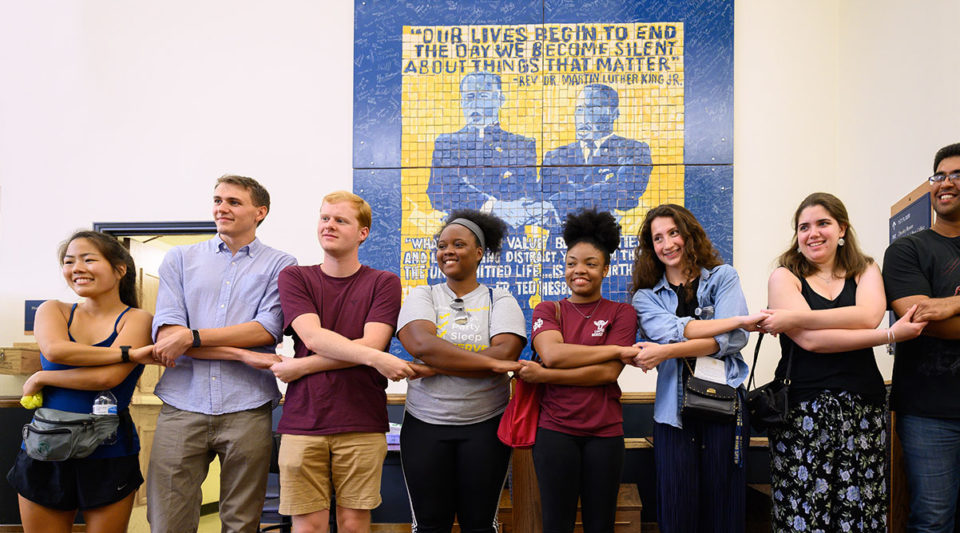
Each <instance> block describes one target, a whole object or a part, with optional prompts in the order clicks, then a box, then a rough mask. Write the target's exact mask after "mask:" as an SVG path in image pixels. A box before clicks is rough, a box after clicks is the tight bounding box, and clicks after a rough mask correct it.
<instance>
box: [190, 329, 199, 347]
mask: <svg viewBox="0 0 960 533" xmlns="http://www.w3.org/2000/svg"><path fill="white" fill-rule="evenodd" d="M190 331H192V332H193V347H194V348H199V347H200V346H202V345H201V344H200V332H199V331H198V330H195V329H191V330H190Z"/></svg>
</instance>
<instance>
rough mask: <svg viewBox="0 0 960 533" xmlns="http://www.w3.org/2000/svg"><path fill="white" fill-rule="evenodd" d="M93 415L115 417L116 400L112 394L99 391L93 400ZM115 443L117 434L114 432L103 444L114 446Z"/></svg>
mask: <svg viewBox="0 0 960 533" xmlns="http://www.w3.org/2000/svg"><path fill="white" fill-rule="evenodd" d="M93 414H94V415H113V416H116V415H117V398H116V397H115V396H114V395H113V393H112V392H110V391H108V390H105V391H101V392H100V394H98V395H97V397H96V399H94V400H93ZM116 442H117V433H116V432H114V433H113V434H112V435H110V436H109V437H107V438H106V439H105V440H104V441H103V443H104V444H114V443H116Z"/></svg>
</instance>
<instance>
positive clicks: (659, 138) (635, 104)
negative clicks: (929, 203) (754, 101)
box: [354, 0, 733, 316]
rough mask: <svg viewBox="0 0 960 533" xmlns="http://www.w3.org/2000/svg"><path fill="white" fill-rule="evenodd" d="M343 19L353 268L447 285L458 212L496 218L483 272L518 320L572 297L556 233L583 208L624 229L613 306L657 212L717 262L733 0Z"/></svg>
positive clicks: (727, 209)
mask: <svg viewBox="0 0 960 533" xmlns="http://www.w3.org/2000/svg"><path fill="white" fill-rule="evenodd" d="M355 20H356V28H355V50H354V54H355V76H354V83H355V94H354V106H355V107H354V168H355V171H354V190H355V192H357V193H358V194H360V195H362V196H363V197H364V198H366V199H367V200H368V201H369V202H370V204H371V205H372V206H373V209H374V226H375V227H374V228H373V231H372V233H371V237H370V239H368V241H367V243H365V244H364V246H363V247H361V259H362V260H363V261H364V262H365V263H367V264H370V265H372V266H375V267H377V268H383V269H387V270H392V271H394V272H397V273H398V274H399V275H400V277H401V281H402V283H403V286H404V288H405V290H408V289H409V288H410V287H413V286H415V285H419V284H424V283H437V282H439V281H441V280H442V275H441V274H440V272H439V269H438V268H437V267H436V265H435V264H434V257H433V237H434V235H435V234H436V232H437V231H438V230H439V228H440V226H441V223H442V220H443V218H444V217H445V216H446V215H447V214H448V213H449V212H450V211H451V210H453V209H457V208H473V209H481V210H483V211H487V212H490V213H493V214H495V215H497V216H499V217H501V218H502V219H503V220H504V221H506V222H507V224H508V226H509V228H510V231H509V234H508V236H507V242H506V245H505V246H504V252H503V253H502V254H501V255H500V256H499V257H488V258H486V259H485V260H484V262H483V263H481V269H480V273H479V274H480V278H481V281H483V282H486V283H488V284H492V285H498V286H501V287H504V288H507V289H509V290H510V291H511V292H512V293H513V294H514V295H515V296H516V297H517V300H518V301H519V302H520V304H521V306H522V307H523V308H524V309H525V311H527V312H528V313H529V310H530V309H532V308H533V307H534V306H535V305H536V304H537V303H539V302H540V301H542V300H550V299H557V298H560V297H562V296H564V295H566V294H567V289H566V286H565V284H564V281H563V266H562V261H563V253H564V251H565V247H564V245H563V241H562V239H561V238H560V226H561V224H562V221H563V218H564V216H565V215H566V214H567V213H568V212H570V211H572V210H575V209H577V208H580V207H596V208H598V209H602V210H609V211H611V212H613V213H614V214H615V216H616V217H617V218H618V220H619V222H620V224H621V226H622V228H623V237H622V240H621V250H619V251H618V252H617V253H616V254H615V256H614V257H613V259H612V265H611V276H610V278H609V281H608V282H607V283H606V285H605V288H604V292H605V295H607V296H608V297H609V298H612V299H616V300H620V301H626V300H628V298H629V295H628V294H627V288H628V286H629V278H630V267H631V265H632V254H633V248H634V247H635V246H636V233H637V230H638V229H639V226H640V223H641V221H642V219H643V216H644V214H645V213H646V211H647V210H648V209H649V208H650V207H653V206H656V205H658V204H660V203H664V202H673V203H679V204H683V205H686V206H687V207H688V208H690V209H691V210H692V211H693V212H694V213H695V214H696V215H697V216H698V218H699V219H700V220H701V222H702V223H703V224H704V227H705V228H706V229H707V231H708V232H709V233H710V236H711V238H712V239H713V241H714V243H715V244H716V245H717V247H718V248H719V249H720V251H721V253H722V254H723V255H724V257H725V258H726V259H727V260H728V261H729V260H730V258H731V256H732V236H731V235H732V176H733V169H732V130H733V120H732V103H733V87H732V83H733V72H732V64H733V61H732V54H733V5H732V2H729V1H706V2H700V3H697V4H696V6H695V7H692V6H689V5H688V3H686V2H656V3H650V5H644V2H639V3H638V2H623V1H618V2H614V1H594V2H590V1H587V2H571V1H560V0H549V1H546V2H542V3H540V2H537V3H533V2H531V3H529V4H527V3H524V5H522V6H521V5H518V4H516V3H512V2H502V3H497V2H470V1H463V2H458V3H446V2H443V3H440V2H426V3H417V4H416V5H411V4H398V3H397V2H395V1H387V0H362V1H358V2H357V3H356V18H355ZM528 316H529V315H528Z"/></svg>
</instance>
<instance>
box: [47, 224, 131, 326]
mask: <svg viewBox="0 0 960 533" xmlns="http://www.w3.org/2000/svg"><path fill="white" fill-rule="evenodd" d="M77 239H86V240H88V241H90V242H91V243H92V244H93V245H94V246H96V247H97V251H99V252H100V255H102V256H103V258H104V259H106V260H107V262H109V263H110V266H112V267H113V269H114V270H115V271H116V272H120V270H121V268H120V267H121V266H124V267H126V269H127V271H126V272H125V273H124V274H123V277H122V278H120V287H119V290H120V301H121V302H123V303H125V304H127V305H129V306H130V307H140V299H139V298H138V297H137V267H136V265H134V264H133V257H132V256H131V255H130V252H129V251H127V249H126V248H124V247H123V245H122V244H120V241H119V240H117V238H116V237H114V236H113V235H110V234H107V233H102V232H99V231H89V230H84V231H78V232H76V233H74V234H73V235H71V236H70V238H69V239H67V240H65V241H63V242H62V243H61V244H60V264H61V265H62V264H63V258H64V257H65V256H66V255H67V247H68V246H70V243H71V242H73V241H75V240H77Z"/></svg>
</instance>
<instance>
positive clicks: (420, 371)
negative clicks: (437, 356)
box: [407, 363, 437, 379]
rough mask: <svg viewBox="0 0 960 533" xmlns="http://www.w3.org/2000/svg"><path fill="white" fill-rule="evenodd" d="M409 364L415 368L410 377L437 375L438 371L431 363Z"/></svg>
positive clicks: (418, 377)
mask: <svg viewBox="0 0 960 533" xmlns="http://www.w3.org/2000/svg"><path fill="white" fill-rule="evenodd" d="M407 364H408V365H410V368H411V369H413V372H414V374H413V375H412V376H410V377H409V378H408V379H420V378H429V377H433V376H436V375H437V371H436V370H435V369H434V368H433V367H431V366H429V365H422V364H420V363H407Z"/></svg>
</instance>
